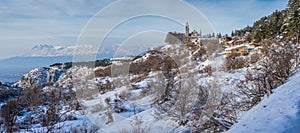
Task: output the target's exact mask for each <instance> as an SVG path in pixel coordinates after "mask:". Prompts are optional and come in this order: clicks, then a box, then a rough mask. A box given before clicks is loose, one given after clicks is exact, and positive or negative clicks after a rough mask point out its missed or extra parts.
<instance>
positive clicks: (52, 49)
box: [30, 44, 97, 56]
mask: <svg viewBox="0 0 300 133" xmlns="http://www.w3.org/2000/svg"><path fill="white" fill-rule="evenodd" d="M75 50H76V53H75ZM96 53H97V48H94V47H93V46H92V45H70V46H59V45H49V44H39V45H36V46H34V47H33V48H32V49H31V53H30V55H31V56H70V55H74V54H75V55H88V54H96Z"/></svg>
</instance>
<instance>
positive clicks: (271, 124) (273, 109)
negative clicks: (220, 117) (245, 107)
mask: <svg viewBox="0 0 300 133" xmlns="http://www.w3.org/2000/svg"><path fill="white" fill-rule="evenodd" d="M299 79H300V73H298V74H296V75H295V76H293V77H291V78H290V79H289V80H288V81H287V83H285V84H284V85H282V86H280V87H278V88H277V89H276V90H275V92H274V94H272V95H271V96H270V97H269V98H265V99H264V100H263V101H262V102H260V103H259V104H258V105H256V106H255V107H254V108H252V109H251V110H249V111H248V112H246V113H245V114H244V115H243V117H242V118H241V119H240V120H239V121H238V123H236V124H235V125H233V126H232V128H231V129H230V130H229V131H228V133H243V132H250V133H254V132H263V133H277V132H287V133H299V132H300V80H299Z"/></svg>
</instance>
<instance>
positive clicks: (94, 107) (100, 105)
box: [91, 103, 104, 113]
mask: <svg viewBox="0 0 300 133" xmlns="http://www.w3.org/2000/svg"><path fill="white" fill-rule="evenodd" d="M102 109H104V107H103V105H102V104H100V103H98V104H95V105H93V107H92V109H91V113H96V112H99V111H100V110H102Z"/></svg>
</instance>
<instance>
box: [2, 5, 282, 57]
mask: <svg viewBox="0 0 300 133" xmlns="http://www.w3.org/2000/svg"><path fill="white" fill-rule="evenodd" d="M287 1H288V0H186V1H185V2H187V3H188V4H190V5H192V6H193V8H196V9H197V10H199V12H200V14H201V15H204V16H203V18H207V21H209V22H210V24H211V25H212V26H213V28H214V30H215V31H216V32H222V33H230V32H231V30H234V29H240V28H242V27H244V26H246V25H251V24H252V23H253V22H254V21H256V20H258V19H259V18H260V17H262V16H265V15H269V14H270V13H272V12H273V11H275V10H276V9H278V10H282V9H284V8H285V7H286V5H287ZM113 2H114V1H113V0H72V1H70V0H0V18H1V19H0V59H3V58H8V57H12V56H21V55H26V54H28V53H29V52H30V49H31V48H32V47H33V46H34V45H38V44H50V45H74V44H76V41H77V38H78V36H79V35H80V33H81V31H82V29H83V28H84V27H85V25H86V24H87V22H88V21H89V20H90V19H91V18H92V17H93V16H94V15H95V14H96V13H97V12H99V11H100V10H101V9H103V10H104V9H105V8H107V6H109V5H110V4H111V3H113ZM149 2H150V1H146V0H145V1H142V2H140V1H139V3H144V4H145V5H149V4H151V3H149ZM172 3H173V2H172V1H164V2H163V4H157V6H158V9H159V7H162V8H166V5H168V6H167V7H168V8H170V10H171V9H172V8H177V7H176V6H172ZM174 3H175V2H174ZM128 4H131V5H132V4H135V2H134V1H130V2H128ZM123 7H124V8H122V9H120V8H118V9H113V10H111V12H110V13H108V14H106V16H105V20H111V19H114V18H115V17H117V16H122V15H125V14H126V13H128V12H146V11H147V10H150V9H147V8H137V9H135V10H131V9H126V7H127V5H126V4H125V5H123ZM144 7H145V6H144ZM182 13H183V12H181V9H180V8H179V9H176V10H174V14H177V15H179V16H185V15H186V14H182ZM192 15H193V14H190V16H189V17H193V16H192ZM102 17H103V16H102ZM107 22H109V21H107ZM169 23H170V21H169V20H166V19H164V20H163V19H161V20H159V21H158V20H157V18H155V19H154V18H153V19H152V18H151V17H150V18H144V17H139V18H136V19H134V20H132V21H127V22H125V23H123V24H122V25H120V26H118V27H117V28H116V29H115V30H113V31H112V32H111V34H110V35H109V38H112V39H110V41H109V40H108V41H106V42H107V43H117V41H116V40H118V39H119V38H122V37H123V38H125V39H124V40H129V42H133V41H130V39H128V37H132V35H131V34H130V35H128V33H132V34H135V33H136V32H137V31H149V30H150V29H151V28H153V30H155V31H156V30H158V31H161V32H167V31H179V32H183V27H182V25H180V24H176V23H172V24H169ZM181 24H182V23H181ZM104 25H105V24H104ZM193 26H195V27H197V24H196V23H193V24H192V28H194V27H193ZM145 27H146V28H145ZM200 27H201V26H200ZM97 28H99V29H102V28H103V29H105V27H101V26H100V27H99V26H98V27H97ZM99 29H98V30H99ZM195 29H196V30H199V27H197V28H195ZM134 31H135V32H134ZM153 33H154V34H155V33H157V32H153ZM147 35H148V34H147ZM113 38H114V39H113ZM132 38H134V37H132ZM131 40H132V39H131Z"/></svg>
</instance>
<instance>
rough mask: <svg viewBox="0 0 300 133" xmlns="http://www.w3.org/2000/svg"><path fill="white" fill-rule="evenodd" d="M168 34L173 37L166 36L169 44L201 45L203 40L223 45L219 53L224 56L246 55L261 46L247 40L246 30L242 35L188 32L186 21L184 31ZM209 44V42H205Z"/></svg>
mask: <svg viewBox="0 0 300 133" xmlns="http://www.w3.org/2000/svg"><path fill="white" fill-rule="evenodd" d="M169 35H171V36H173V37H175V38H176V39H177V40H176V39H175V41H174V39H170V38H172V37H169V38H168V37H167V39H166V42H168V43H170V44H176V43H182V42H183V44H184V45H187V46H198V47H200V46H203V45H206V44H207V43H205V41H208V40H209V41H214V42H215V43H218V44H219V45H221V46H222V47H223V49H224V50H223V52H221V53H220V54H221V55H224V56H227V57H228V56H247V55H249V54H258V53H261V49H262V46H259V45H256V44H254V43H251V42H248V41H247V39H246V38H247V36H248V35H250V33H249V32H247V33H246V34H245V35H244V36H232V37H230V36H228V35H224V36H221V33H219V34H216V35H215V33H212V34H208V35H201V31H200V33H198V32H197V31H196V30H193V31H192V32H190V28H189V23H188V22H186V25H185V33H184V34H183V33H177V32H169ZM207 45H209V44H207Z"/></svg>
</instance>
